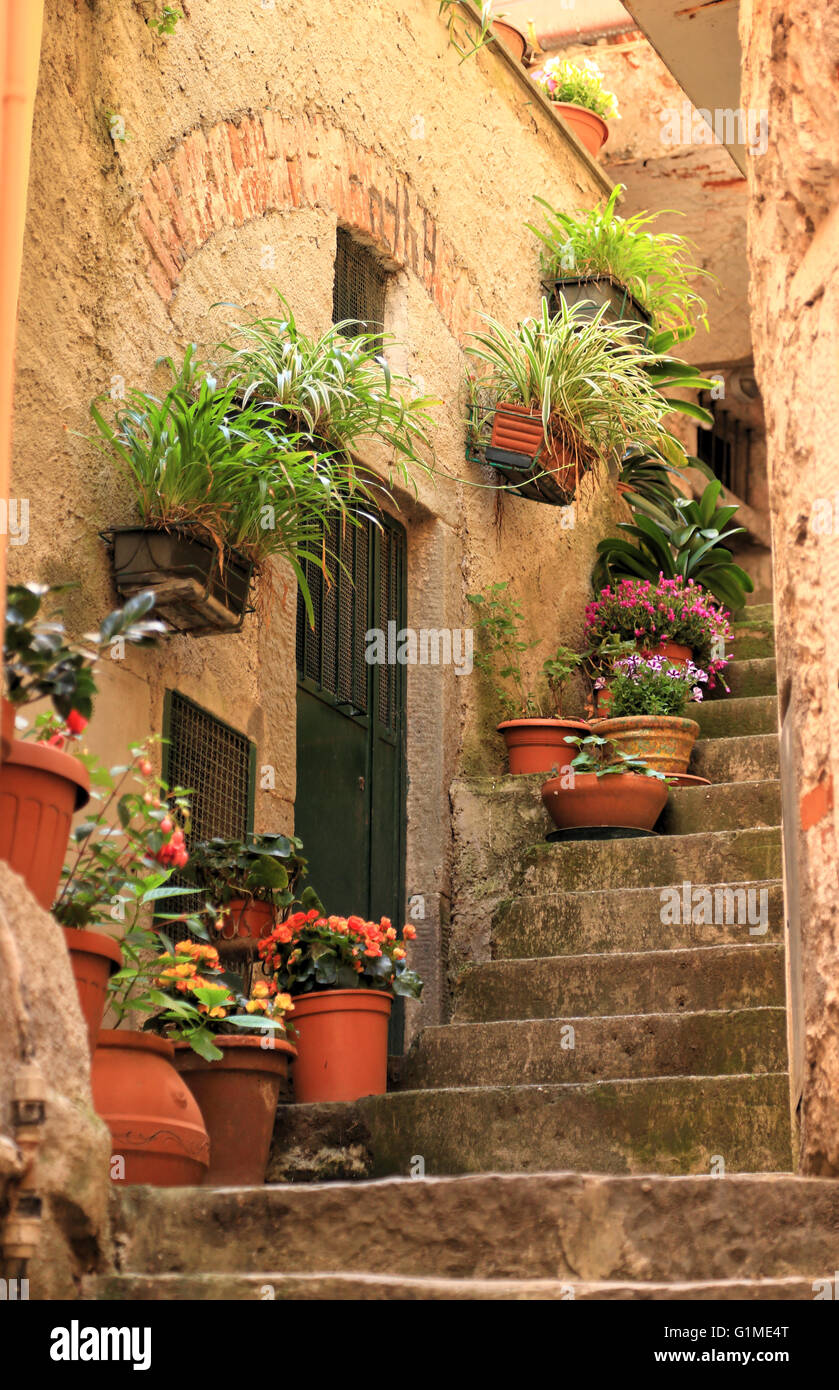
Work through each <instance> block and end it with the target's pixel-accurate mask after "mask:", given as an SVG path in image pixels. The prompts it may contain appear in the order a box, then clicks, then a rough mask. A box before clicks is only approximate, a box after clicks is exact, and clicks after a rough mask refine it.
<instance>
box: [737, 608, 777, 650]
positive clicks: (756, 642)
mask: <svg viewBox="0 0 839 1390" xmlns="http://www.w3.org/2000/svg"><path fill="white" fill-rule="evenodd" d="M762 607H763V605H759V606H758V607H756V608H755V609H753V610H752V611H753V612H754V613H756V614H757V615H758V616H756V617H748V618H746V617H744V618H742V619H738V621H737V622H736V623H732V624H731V626H732V629H733V631H734V638H733V640H732V643H731V647H730V654H731V656H733V657H736V658H737V660H738V661H751V660H753V659H754V658H755V657H763V656H774V655H775V624H774V622H773V620H772V618H771V617H765V616H761V608H762Z"/></svg>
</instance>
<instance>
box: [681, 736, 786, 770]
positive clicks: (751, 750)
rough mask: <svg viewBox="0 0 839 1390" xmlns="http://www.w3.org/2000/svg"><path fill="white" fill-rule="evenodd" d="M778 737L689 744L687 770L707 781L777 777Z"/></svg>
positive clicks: (715, 740)
mask: <svg viewBox="0 0 839 1390" xmlns="http://www.w3.org/2000/svg"><path fill="white" fill-rule="evenodd" d="M780 766H781V765H780V761H779V755H778V735H777V733H771V734H750V735H738V736H735V737H731V738H702V739H697V741H696V743H695V744H694V745H693V753H692V755H691V760H690V767H689V771H690V772H693V773H695V774H696V776H697V777H707V778H708V779H709V781H711V782H759V781H763V780H765V779H767V778H771V779H773V780H774V779H777V778H778V777H779V776H780Z"/></svg>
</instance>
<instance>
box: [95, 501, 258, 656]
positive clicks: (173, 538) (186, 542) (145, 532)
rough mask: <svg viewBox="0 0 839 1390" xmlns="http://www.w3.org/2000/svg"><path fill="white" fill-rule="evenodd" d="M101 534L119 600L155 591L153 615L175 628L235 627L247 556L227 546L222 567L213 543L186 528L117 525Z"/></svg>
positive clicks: (244, 593) (244, 602)
mask: <svg viewBox="0 0 839 1390" xmlns="http://www.w3.org/2000/svg"><path fill="white" fill-rule="evenodd" d="M105 538H106V539H107V540H108V541H109V543H110V545H111V547H112V552H113V570H114V582H115V584H116V588H117V593H118V594H119V596H120V598H121V599H127V598H130V597H131V596H132V595H133V594H136V593H139V592H140V590H142V589H153V590H154V593H155V598H156V603H155V610H154V611H155V615H156V616H157V617H159V618H162V619H163V621H164V622H166V623H168V624H169V626H170V627H171V628H172V630H173V632H191V633H194V634H204V635H210V634H212V633H222V632H238V631H239V629H240V628H241V626H242V623H243V621H244V616H245V613H246V612H247V611H248V594H249V592H250V585H251V576H252V571H253V566H252V564H251V562H250V561H249V560H246V559H245V558H244V557H243V556H241V555H239V554H237V553H236V552H235V551H231V550H228V551H227V552H226V554H225V558H224V566H223V568H222V566H221V563H220V558H219V553H218V550H217V549H216V547H215V546H213V545H210V544H208V543H207V542H206V541H204V540H200V539H199V538H198V537H197V536H194V535H191V534H190V533H189V532H188V531H187V530H185V529H173V530H171V531H160V530H154V529H152V528H151V527H142V526H137V527H120V528H118V529H116V530H113V531H110V532H108V533H107V535H106V537H105Z"/></svg>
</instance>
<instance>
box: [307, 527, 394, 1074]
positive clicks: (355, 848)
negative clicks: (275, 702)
mask: <svg viewBox="0 0 839 1390" xmlns="http://www.w3.org/2000/svg"><path fill="white" fill-rule="evenodd" d="M327 544H328V546H329V548H330V549H331V551H332V553H333V554H335V555H340V560H341V565H340V568H338V567H337V566H334V565H333V566H332V568H333V571H335V570H337V573H336V574H335V577H334V580H333V582H332V584H331V585H326V584H325V583H324V581H323V578H322V576H321V575H320V573H319V572H318V570H317V569H316V567H315V566H313V565H310V566H309V567H308V573H307V578H308V580H309V587H310V590H311V594H312V603H313V607H314V613H315V626H314V629H313V628H311V627H310V626H309V623H308V621H307V618H306V613H305V609H304V606H303V602H302V599H300V598H299V597H298V610H297V795H296V800H295V807H294V823H295V833H296V834H297V835H299V836H300V838H301V839H302V841H303V846H304V853H305V855H306V857H307V858H308V860H309V882H310V883H311V884H312V886H313V887H314V888H315V890H316V891H317V893H318V894H319V896H320V897H321V899H322V901H323V903H324V906H325V907H326V908H327V910H328V911H329V912H336V913H339V914H341V915H343V916H346V915H348V914H349V913H351V912H355V913H358V914H360V915H362V916H364V917H367V918H375V919H376V920H378V919H379V918H380V917H390V918H391V920H392V921H393V922H394V924H395V925H397V926H399V925H400V924H401V921H402V915H403V912H404V895H405V888H404V864H405V668H404V666H400V665H398V664H393V665H391V664H388V663H384V664H377V663H373V664H368V662H367V661H366V660H365V650H366V648H367V642H366V634H367V632H368V631H369V630H370V629H373V628H375V629H380V630H381V631H382V632H383V633H385V634H387V633H388V630H389V629H388V624H391V627H390V632H391V634H393V635H394V636H395V633H397V632H398V631H399V629H400V628H403V627H404V626H405V622H406V611H405V551H406V540H405V532H404V530H403V528H402V527H401V526H399V525H397V523H395V522H392V521H391V520H390V518H387V517H382V518H381V524H380V525H374V524H372V523H371V522H370V521H368V520H367V519H366V518H362V519H361V521H360V524H359V525H358V526H347V527H346V528H345V529H344V533H343V535H341V534H340V533H339V532H338V531H337V530H333V531H332V532H331V533H330V535H329V537H328V540H327ZM395 645H396V644H395V641H394V640H392V641H391V649H393V648H394V647H395ZM396 1003H397V1004H399V1003H400V1001H398V1000H397V1001H396ZM401 1017H402V1012H401V1008H400V1009H398V1010H395V1011H394V1020H395V1027H394V1029H393V1030H392V1033H391V1044H390V1045H391V1049H392V1050H394V1051H396V1050H400V1047H401Z"/></svg>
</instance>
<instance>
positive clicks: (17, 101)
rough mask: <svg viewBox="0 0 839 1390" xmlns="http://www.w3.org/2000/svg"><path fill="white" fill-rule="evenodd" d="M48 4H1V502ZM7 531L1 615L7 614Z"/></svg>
mask: <svg viewBox="0 0 839 1390" xmlns="http://www.w3.org/2000/svg"><path fill="white" fill-rule="evenodd" d="M43 19H44V0H0V81H2V104H1V105H0V501H3V502H5V501H6V499H8V496H9V473H10V456H11V445H12V395H13V391H14V352H15V327H16V322H17V301H18V291H19V288H20V266H21V260H22V258H23V227H24V222H25V220H26V193H27V188H28V185H29V152H30V148H31V144H32V113H33V110H34V107H35V89H36V87H37V85H38V62H39V58H40V53H41V30H42V27H43ZM5 531H6V527H5V526H4V527H3V534H0V614H2V613H5V611H6V535H5Z"/></svg>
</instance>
